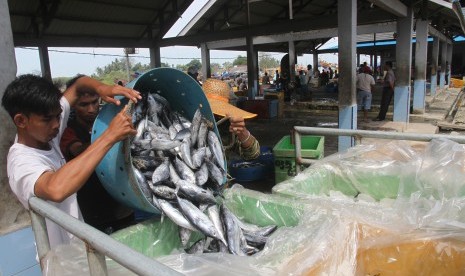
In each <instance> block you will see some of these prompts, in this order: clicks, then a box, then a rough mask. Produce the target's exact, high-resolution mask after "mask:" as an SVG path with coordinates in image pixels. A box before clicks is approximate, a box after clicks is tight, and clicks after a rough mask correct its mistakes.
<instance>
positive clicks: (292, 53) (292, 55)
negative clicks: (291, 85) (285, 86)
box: [289, 40, 296, 82]
mask: <svg viewBox="0 0 465 276" xmlns="http://www.w3.org/2000/svg"><path fill="white" fill-rule="evenodd" d="M295 60H296V55H295V45H294V41H293V40H291V41H289V81H290V82H291V81H293V80H294V79H295Z"/></svg>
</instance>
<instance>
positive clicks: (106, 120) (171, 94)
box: [92, 68, 226, 214]
mask: <svg viewBox="0 0 465 276" xmlns="http://www.w3.org/2000/svg"><path fill="white" fill-rule="evenodd" d="M127 86H128V87H131V88H133V89H135V90H137V91H139V92H141V93H158V94H160V95H161V96H163V97H164V98H166V99H167V100H168V102H169V103H170V105H171V109H172V110H173V111H178V112H180V113H181V114H182V115H183V116H184V117H186V118H187V119H189V120H192V118H193V117H194V113H195V111H196V110H197V108H199V107H200V108H201V109H200V110H201V112H202V114H203V116H204V117H206V118H207V119H208V120H210V121H211V122H213V123H214V124H213V125H214V131H215V133H216V134H217V135H218V137H220V136H219V133H218V129H217V127H216V123H215V118H214V115H213V113H212V111H211V108H210V105H209V104H208V101H207V98H206V97H205V94H204V93H203V90H202V88H201V87H200V86H199V85H198V84H197V82H196V81H195V80H194V79H192V78H191V77H190V76H189V75H187V74H185V73H183V72H181V71H179V70H176V69H172V68H156V69H153V70H150V71H148V72H146V73H144V74H143V75H141V76H140V77H139V78H137V79H135V80H134V81H132V82H130V83H128V85H127ZM127 102H128V101H127V99H122V104H121V105H120V106H116V105H113V104H106V105H105V106H103V108H102V110H101V111H100V113H99V115H98V117H97V119H96V120H95V123H94V127H93V129H92V142H93V141H95V140H96V139H97V138H98V137H99V136H100V135H102V133H103V132H104V131H105V130H106V129H107V128H108V125H109V124H110V122H111V120H112V119H113V117H114V116H115V115H116V114H117V113H118V112H119V111H120V110H121V109H122V108H123V106H124V105H125V104H127ZM220 141H221V139H220ZM224 163H225V166H226V160H224ZM96 172H97V175H98V177H99V179H100V181H101V182H102V185H103V186H104V188H105V189H106V190H107V191H108V193H109V194H110V195H111V196H113V198H115V199H116V200H118V201H120V202H121V203H123V204H125V205H127V206H129V207H131V208H134V209H138V210H142V211H145V212H150V213H154V214H159V213H160V211H159V210H158V209H157V208H156V207H155V206H153V205H152V204H151V203H150V202H149V201H148V200H147V199H146V198H145V197H144V195H143V193H142V191H141V189H140V187H139V185H138V184H137V180H136V179H135V176H134V173H133V166H132V158H131V154H130V150H129V140H125V141H122V142H119V143H116V144H115V145H114V146H113V147H112V148H111V149H110V150H109V151H108V153H107V154H106V155H105V157H104V158H103V160H102V161H101V162H100V164H99V165H98V166H97V168H96ZM225 182H226V179H225V180H224V182H223V184H224V183H225Z"/></svg>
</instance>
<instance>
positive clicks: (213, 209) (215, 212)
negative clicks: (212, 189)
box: [207, 204, 227, 246]
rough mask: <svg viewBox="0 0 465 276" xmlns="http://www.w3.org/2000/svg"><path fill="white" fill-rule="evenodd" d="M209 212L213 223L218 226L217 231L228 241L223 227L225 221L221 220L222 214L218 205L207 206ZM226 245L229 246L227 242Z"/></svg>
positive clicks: (223, 239)
mask: <svg viewBox="0 0 465 276" xmlns="http://www.w3.org/2000/svg"><path fill="white" fill-rule="evenodd" d="M207 214H208V217H209V218H210V220H211V221H212V222H213V225H214V226H215V228H216V231H217V232H218V234H219V235H220V237H221V239H220V240H221V241H222V242H223V241H226V239H225V235H224V229H223V223H222V222H221V215H220V210H219V209H218V206H217V205H216V204H215V205H210V206H208V207H207ZM224 245H226V246H227V244H226V243H224Z"/></svg>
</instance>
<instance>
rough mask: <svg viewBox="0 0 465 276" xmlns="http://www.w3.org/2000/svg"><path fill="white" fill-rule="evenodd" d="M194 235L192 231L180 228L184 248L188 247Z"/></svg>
mask: <svg viewBox="0 0 465 276" xmlns="http://www.w3.org/2000/svg"><path fill="white" fill-rule="evenodd" d="M191 235H192V230H190V229H187V228H184V227H181V226H179V238H180V239H181V244H182V246H183V247H186V246H187V243H188V242H189V240H190V238H191Z"/></svg>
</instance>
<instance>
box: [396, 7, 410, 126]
mask: <svg viewBox="0 0 465 276" xmlns="http://www.w3.org/2000/svg"><path fill="white" fill-rule="evenodd" d="M412 32H413V12H412V9H411V8H409V9H408V14H407V16H406V17H403V18H398V19H397V33H398V36H397V44H396V72H395V75H396V84H395V87H394V116H393V121H394V122H404V123H406V124H407V123H408V121H409V115H410V90H411V87H410V78H411V65H412Z"/></svg>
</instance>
